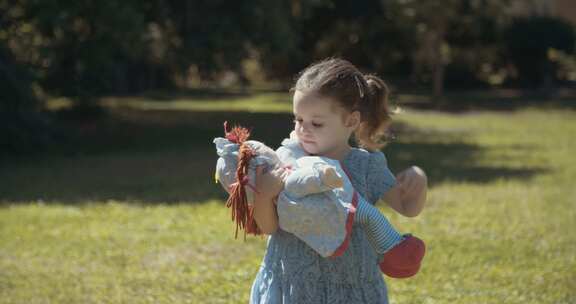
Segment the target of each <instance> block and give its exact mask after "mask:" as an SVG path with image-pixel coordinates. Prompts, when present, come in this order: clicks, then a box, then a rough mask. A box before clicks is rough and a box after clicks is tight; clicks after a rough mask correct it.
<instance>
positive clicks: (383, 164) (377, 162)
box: [366, 151, 396, 203]
mask: <svg viewBox="0 0 576 304" xmlns="http://www.w3.org/2000/svg"><path fill="white" fill-rule="evenodd" d="M367 171H368V176H367V177H366V184H367V186H368V189H367V190H368V191H367V194H368V196H369V197H368V199H369V201H370V202H372V203H376V202H377V201H378V200H379V199H380V198H381V197H382V195H384V193H385V192H386V191H388V190H390V188H392V187H394V186H395V185H396V177H395V176H394V174H393V173H392V171H390V169H389V168H388V162H387V161H386V156H384V153H382V152H380V151H377V152H372V153H370V158H369V159H368V170H367Z"/></svg>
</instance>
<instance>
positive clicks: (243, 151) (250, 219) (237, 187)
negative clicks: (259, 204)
mask: <svg viewBox="0 0 576 304" xmlns="http://www.w3.org/2000/svg"><path fill="white" fill-rule="evenodd" d="M224 133H225V137H226V139H228V140H229V141H231V142H233V143H237V144H239V145H240V149H239V151H238V168H237V169H236V182H235V183H234V184H232V185H231V186H230V191H229V192H230V196H229V197H228V200H227V201H226V207H228V208H231V209H232V221H235V222H236V233H235V235H234V237H235V238H238V230H239V229H242V230H244V239H246V233H249V234H254V235H260V234H262V232H261V231H260V228H258V225H257V224H256V221H255V220H254V206H249V205H248V201H247V198H246V189H245V187H244V186H245V185H246V184H247V183H248V168H249V165H250V160H251V159H252V158H253V157H254V156H256V154H255V153H254V151H253V150H252V149H251V148H250V146H248V145H246V144H244V143H245V142H246V140H248V138H249V137H250V131H249V130H248V129H246V128H244V127H240V126H235V127H234V128H232V130H230V131H228V122H227V121H226V122H224Z"/></svg>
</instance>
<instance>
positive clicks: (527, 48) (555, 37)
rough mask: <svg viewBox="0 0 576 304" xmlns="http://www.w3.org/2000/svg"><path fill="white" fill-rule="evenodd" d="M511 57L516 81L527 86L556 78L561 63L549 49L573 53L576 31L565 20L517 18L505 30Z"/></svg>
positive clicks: (544, 83)
mask: <svg viewBox="0 0 576 304" xmlns="http://www.w3.org/2000/svg"><path fill="white" fill-rule="evenodd" d="M505 41H506V45H507V47H508V51H509V53H510V59H511V61H512V62H513V63H514V66H515V67H516V69H517V81H518V82H519V84H520V85H522V86H526V87H535V86H540V85H546V84H547V82H551V81H555V80H556V70H557V69H558V65H557V64H555V62H554V61H553V58H550V51H551V50H557V51H563V52H565V53H567V54H574V47H575V41H576V32H575V31H574V26H572V25H571V24H570V23H568V22H566V21H562V20H560V19H554V18H550V17H531V18H523V19H518V20H515V21H514V23H513V24H512V25H511V26H510V27H509V28H508V30H507V32H506V39H505Z"/></svg>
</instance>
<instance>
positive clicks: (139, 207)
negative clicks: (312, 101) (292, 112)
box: [0, 96, 576, 303]
mask: <svg viewBox="0 0 576 304" xmlns="http://www.w3.org/2000/svg"><path fill="white" fill-rule="evenodd" d="M267 98H270V100H269V101H265V99H266V98H264V97H262V101H255V103H256V104H258V103H260V110H262V111H264V109H267V110H270V109H268V108H267V105H268V104H274V102H273V99H274V98H273V97H270V96H269V97H267ZM179 102H180V103H181V104H182V105H181V106H178V104H179ZM227 102H230V103H235V102H238V101H217V102H213V104H212V106H214V108H210V107H209V106H208V104H209V103H210V102H209V101H206V104H205V105H204V106H205V107H207V108H208V109H210V110H211V111H219V110H220V109H224V107H225V106H222V108H219V107H221V106H220V105H221V103H222V104H226V103H227ZM240 102H241V103H242V102H246V103H250V102H249V100H246V101H240ZM151 103H153V104H156V103H160V102H151ZM167 104H168V105H171V107H172V106H173V108H172V109H171V110H174V111H173V113H177V112H178V111H180V110H185V111H188V110H191V111H196V110H200V108H193V107H192V106H190V105H189V103H187V102H185V101H173V102H172V101H168V102H167ZM185 104H186V105H185ZM262 105H266V106H262ZM204 106H202V107H204ZM228 106H230V104H228ZM287 106H289V102H288V103H287ZM135 107H138V108H139V109H140V110H142V109H145V108H146V107H147V106H146V103H144V104H142V103H139V105H138V106H135ZM178 107H182V108H181V109H176V108H178ZM187 107H188V108H187ZM152 108H154V106H152V107H151V108H150V109H152ZM176 110H178V111H176ZM267 110H266V111H267ZM150 111H155V110H150ZM272 111H273V110H272ZM284 112H286V110H284ZM170 113H172V112H163V114H162V115H163V117H164V119H165V120H167V121H170V119H171V117H173V116H171V115H172V114H170ZM207 115H211V114H207ZM395 121H396V125H397V126H398V131H397V140H396V141H393V142H392V143H391V144H390V145H389V146H388V147H386V148H385V150H384V151H385V152H386V153H387V156H388V159H389V162H390V166H391V167H392V168H393V169H394V170H395V171H397V170H399V169H401V168H403V167H405V166H407V165H409V164H418V165H421V166H422V167H423V168H424V169H425V170H426V171H427V172H428V173H429V176H430V179H431V180H430V185H431V190H430V193H429V201H428V205H427V207H426V209H425V210H424V212H423V213H422V214H421V215H420V216H419V217H417V218H404V217H402V216H399V215H398V214H395V213H394V212H393V211H391V210H390V209H389V208H386V207H383V204H380V206H381V208H382V211H383V212H384V213H385V214H386V215H388V216H389V218H390V219H391V221H392V222H393V224H394V225H396V226H397V227H398V228H399V229H400V230H402V231H404V232H412V233H414V234H416V235H418V236H420V237H421V238H423V239H424V240H425V241H426V242H427V245H428V254H427V257H426V259H425V263H424V265H423V268H422V271H421V272H420V273H419V274H418V275H417V276H416V277H414V278H411V279H407V280H396V279H386V281H387V283H388V287H389V294H390V298H391V301H392V303H575V302H576V289H575V288H574V287H575V286H576V232H575V231H576V187H574V185H575V184H574V181H576V160H575V159H576V158H575V157H574V155H576V142H575V141H574V134H576V112H574V111H570V110H553V109H547V110H543V109H540V108H527V109H525V110H518V111H514V112H490V111H482V112H474V113H463V114H448V113H443V112H418V111H411V110H410V109H407V110H406V111H405V112H404V113H402V114H399V115H397V116H396V117H395ZM190 123H193V122H190ZM202 123H203V124H204V123H206V122H202ZM214 124H217V125H218V126H216V127H215V129H219V128H220V126H219V124H220V121H215V122H214ZM259 127H260V128H263V126H259ZM179 138H180V137H177V138H176V139H175V140H180V139H179ZM157 140H161V137H158V139H157ZM202 140H203V139H202ZM210 144H211V143H210V142H209V141H207V142H206V146H202V148H201V149H196V148H194V147H192V148H191V147H190V144H188V145H183V146H182V148H180V150H178V149H179V148H178V145H171V146H170V147H169V148H168V147H166V149H165V150H163V149H155V150H154V151H147V150H145V147H144V148H142V147H141V148H139V149H141V150H138V152H137V153H136V152H134V153H135V154H134V155H133V156H132V157H130V154H128V152H126V151H122V152H115V150H114V148H113V147H110V148H109V149H107V150H106V151H104V152H99V153H100V154H96V155H82V154H80V155H76V156H74V157H70V158H62V157H57V156H54V157H50V158H48V159H42V160H34V161H33V162H26V161H20V162H18V163H14V164H7V166H5V167H4V169H3V170H2V172H0V180H2V181H3V182H2V185H3V186H5V187H6V186H8V187H10V189H6V188H4V189H0V200H1V201H3V207H2V208H1V209H0V303H246V302H247V300H248V295H249V291H250V286H251V283H252V280H253V278H254V276H255V274H256V272H257V269H258V267H259V265H260V261H261V258H262V255H263V254H264V250H265V239H261V238H254V237H248V239H247V241H246V242H244V241H243V240H242V238H241V237H240V238H239V239H238V240H234V236H233V232H234V226H233V225H232V223H231V222H230V215H229V213H228V210H227V209H226V208H225V207H224V202H223V201H222V200H221V199H207V197H210V195H213V193H217V192H218V188H217V187H219V186H218V185H215V184H212V182H210V181H209V180H208V179H209V177H211V174H212V173H211V172H208V173H207V174H205V176H207V177H206V180H207V181H206V182H199V181H198V180H194V179H193V175H194V174H190V175H182V173H181V172H180V171H179V168H180V170H186V171H194V168H197V170H201V171H202V173H205V172H203V171H208V170H209V169H206V168H210V167H211V165H210V164H212V162H213V161H214V159H215V157H214V155H213V151H212V149H211V148H209V147H208V146H209V145H210ZM199 145H200V144H199ZM191 151H194V153H196V154H192V155H193V157H186V155H188V154H189V153H191ZM194 161H196V162H194ZM40 164H41V165H42V167H39V166H40ZM90 164H93V165H90ZM51 166H52V167H51ZM126 172H130V173H126ZM81 174H83V175H86V176H88V177H89V178H86V177H83V176H81ZM186 174H188V173H186ZM198 174H200V172H198ZM51 176H53V178H51ZM67 176H69V177H68V178H67ZM178 176H179V177H178ZM183 178H185V179H183ZM186 179H190V180H191V182H190V183H186V182H185V180H186ZM107 180H109V181H110V182H108V183H107ZM163 181H164V183H163ZM47 184H49V186H46V185H47ZM154 185H157V187H154ZM0 187H2V186H0ZM206 188H210V189H209V191H208V190H207V189H206ZM78 189H80V190H78ZM99 191H100V192H104V193H105V194H106V195H102V197H111V198H112V199H96V200H91V199H90V197H93V196H91V195H88V194H90V193H96V194H97V193H99ZM18 192H22V193H23V194H22V195H18ZM25 192H28V193H25ZM66 192H68V194H69V195H66ZM82 193H86V199H84V200H83V199H82ZM122 193H130V194H131V195H132V196H133V197H132V199H130V200H129V199H113V198H114V197H117V198H120V197H122V195H121V194H122ZM201 193H202V194H201ZM210 193H212V194H210ZM195 194H198V195H195ZM200 194H201V195H200ZM96 197H98V196H96ZM172 197H174V198H176V199H175V200H172ZM195 197H204V198H203V199H195ZM32 198H34V199H32ZM43 198H44V201H39V199H43ZM59 198H60V199H59ZM163 199H165V200H166V201H165V202H164V201H163Z"/></svg>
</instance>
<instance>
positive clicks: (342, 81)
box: [292, 58, 392, 150]
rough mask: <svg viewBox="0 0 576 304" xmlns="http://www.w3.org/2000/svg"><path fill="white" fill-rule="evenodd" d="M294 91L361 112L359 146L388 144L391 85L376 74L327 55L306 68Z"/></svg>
mask: <svg viewBox="0 0 576 304" xmlns="http://www.w3.org/2000/svg"><path fill="white" fill-rule="evenodd" d="M292 91H301V92H306V93H310V92H313V93H317V94H320V95H322V96H326V97H332V98H333V99H335V100H336V101H337V102H338V103H339V104H340V105H341V106H342V107H344V108H345V109H346V110H348V111H350V112H352V111H359V112H360V115H361V117H362V118H361V123H360V126H359V127H358V129H356V131H355V133H354V135H355V138H356V140H357V142H358V145H359V146H361V147H363V148H365V149H368V150H378V149H380V148H382V147H383V146H384V145H385V142H384V140H385V138H384V137H385V132H386V129H387V128H388V126H389V124H390V121H391V114H392V112H391V111H390V109H389V108H388V94H389V91H388V86H387V85H386V83H385V82H384V81H383V80H382V79H380V78H379V77H378V76H375V75H364V74H362V72H360V71H359V70H358V68H356V67H355V66H354V65H353V64H352V63H350V62H348V61H346V60H344V59H339V58H328V59H325V60H323V61H320V62H317V63H314V64H312V65H310V66H309V67H307V68H306V69H304V70H303V71H302V72H301V73H300V74H299V77H298V80H297V81H296V85H295V86H294V88H292Z"/></svg>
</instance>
